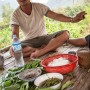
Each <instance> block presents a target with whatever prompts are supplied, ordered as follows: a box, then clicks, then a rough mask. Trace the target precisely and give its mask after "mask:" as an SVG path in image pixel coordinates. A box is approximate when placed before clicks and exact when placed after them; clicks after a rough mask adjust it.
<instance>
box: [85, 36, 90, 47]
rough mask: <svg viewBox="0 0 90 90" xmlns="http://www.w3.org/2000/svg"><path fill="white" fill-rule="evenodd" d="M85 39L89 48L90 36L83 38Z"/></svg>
mask: <svg viewBox="0 0 90 90" xmlns="http://www.w3.org/2000/svg"><path fill="white" fill-rule="evenodd" d="M85 39H86V41H87V43H88V47H89V48H90V35H87V36H86V37H85Z"/></svg>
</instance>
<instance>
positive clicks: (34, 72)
mask: <svg viewBox="0 0 90 90" xmlns="http://www.w3.org/2000/svg"><path fill="white" fill-rule="evenodd" d="M41 73H42V71H41V69H39V68H32V69H26V70H24V71H22V72H21V73H19V75H18V77H19V79H21V80H24V81H28V82H30V81H31V82H32V81H34V80H35V79H36V77H38V76H39V75H40V74H41Z"/></svg>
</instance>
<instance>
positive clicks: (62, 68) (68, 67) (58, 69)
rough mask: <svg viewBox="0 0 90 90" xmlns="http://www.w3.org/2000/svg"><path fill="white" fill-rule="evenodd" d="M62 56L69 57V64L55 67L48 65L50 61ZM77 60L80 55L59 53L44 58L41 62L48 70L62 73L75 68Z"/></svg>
mask: <svg viewBox="0 0 90 90" xmlns="http://www.w3.org/2000/svg"><path fill="white" fill-rule="evenodd" d="M60 57H63V58H66V59H68V60H69V61H70V63H69V64H67V65H63V66H55V67H50V66H47V65H48V63H49V62H51V61H52V60H54V59H58V58H60ZM77 61H78V57H77V56H75V55H71V54H58V55H55V56H52V57H48V58H45V59H43V60H42V61H41V62H40V64H41V66H42V67H43V68H44V70H45V71H46V72H57V73H61V74H67V73H70V72H72V71H73V70H74V68H75V66H76V64H77Z"/></svg>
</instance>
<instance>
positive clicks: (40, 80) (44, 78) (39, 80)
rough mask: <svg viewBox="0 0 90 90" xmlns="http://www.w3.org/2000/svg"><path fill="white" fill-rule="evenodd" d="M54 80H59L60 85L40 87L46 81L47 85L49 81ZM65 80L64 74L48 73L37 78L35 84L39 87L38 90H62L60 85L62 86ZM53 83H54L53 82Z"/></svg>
mask: <svg viewBox="0 0 90 90" xmlns="http://www.w3.org/2000/svg"><path fill="white" fill-rule="evenodd" d="M52 78H57V79H58V80H59V81H60V82H59V83H57V84H55V85H52V86H49V87H48V86H47V87H43V86H42V87H40V86H41V84H43V83H44V82H45V81H46V82H45V83H47V82H48V81H47V80H48V79H52ZM62 80H63V75H62V74H60V73H46V74H43V75H41V76H39V77H37V78H36V79H35V81H34V84H35V85H36V86H37V87H38V88H40V89H41V90H45V89H46V90H47V88H50V89H59V88H60V85H61V81H62ZM52 82H53V81H52ZM49 84H50V82H49Z"/></svg>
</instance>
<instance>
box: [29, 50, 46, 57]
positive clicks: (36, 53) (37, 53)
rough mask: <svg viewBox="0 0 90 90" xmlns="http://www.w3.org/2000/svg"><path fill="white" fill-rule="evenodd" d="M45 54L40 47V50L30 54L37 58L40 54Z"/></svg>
mask: <svg viewBox="0 0 90 90" xmlns="http://www.w3.org/2000/svg"><path fill="white" fill-rule="evenodd" d="M43 54H45V52H44V51H43V50H42V49H40V50H38V49H37V50H36V51H35V52H33V53H32V54H31V55H30V58H37V57H39V56H42V55H43Z"/></svg>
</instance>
